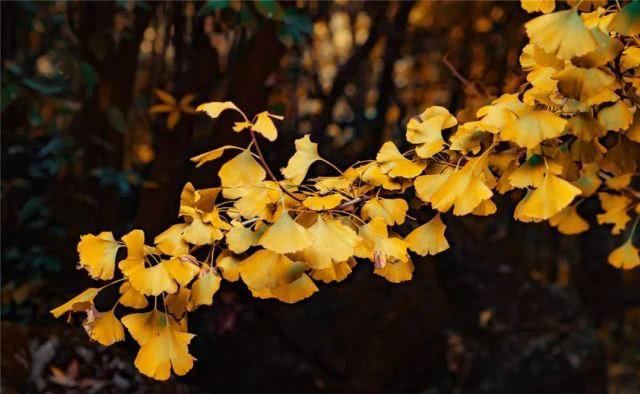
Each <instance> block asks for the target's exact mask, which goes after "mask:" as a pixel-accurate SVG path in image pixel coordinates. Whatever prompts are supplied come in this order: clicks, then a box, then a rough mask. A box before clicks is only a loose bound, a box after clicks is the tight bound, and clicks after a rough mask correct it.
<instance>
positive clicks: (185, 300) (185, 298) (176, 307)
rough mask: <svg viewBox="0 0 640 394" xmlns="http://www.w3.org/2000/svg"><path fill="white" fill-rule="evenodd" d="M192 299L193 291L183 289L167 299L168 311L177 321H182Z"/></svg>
mask: <svg viewBox="0 0 640 394" xmlns="http://www.w3.org/2000/svg"><path fill="white" fill-rule="evenodd" d="M190 298H191V289H189V288H186V287H181V288H180V289H179V290H178V291H177V292H176V293H173V294H169V295H168V296H167V297H166V299H165V306H166V307H167V311H168V312H169V313H171V315H173V317H175V318H176V319H182V316H184V314H185V313H186V312H187V308H188V307H189V299H190Z"/></svg>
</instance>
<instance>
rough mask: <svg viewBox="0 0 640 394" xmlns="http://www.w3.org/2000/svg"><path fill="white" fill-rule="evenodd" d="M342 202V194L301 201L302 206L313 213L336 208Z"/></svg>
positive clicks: (313, 197) (308, 198)
mask: <svg viewBox="0 0 640 394" xmlns="http://www.w3.org/2000/svg"><path fill="white" fill-rule="evenodd" d="M343 200H344V196H343V195H342V194H339V193H333V194H328V195H326V196H311V197H307V198H305V199H304V200H303V201H302V205H304V206H305V207H307V208H309V209H312V210H314V211H324V210H327V209H333V208H335V207H337V206H338V205H340V203H341V202H342V201H343Z"/></svg>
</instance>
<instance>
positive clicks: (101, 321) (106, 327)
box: [88, 310, 124, 346]
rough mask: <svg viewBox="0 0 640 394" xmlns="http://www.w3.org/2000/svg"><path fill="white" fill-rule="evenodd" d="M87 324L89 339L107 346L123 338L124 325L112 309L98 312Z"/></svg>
mask: <svg viewBox="0 0 640 394" xmlns="http://www.w3.org/2000/svg"><path fill="white" fill-rule="evenodd" d="M88 326H89V327H88V332H89V336H90V337H91V339H93V340H94V341H96V342H98V343H99V344H101V345H104V346H109V345H112V344H114V343H116V342H119V341H123V340H124V327H122V323H120V320H118V318H117V317H116V315H115V314H114V313H113V310H110V311H108V312H104V313H100V314H99V316H98V317H97V318H96V319H95V320H94V321H93V322H91V323H89V325H88Z"/></svg>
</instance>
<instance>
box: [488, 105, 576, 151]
mask: <svg viewBox="0 0 640 394" xmlns="http://www.w3.org/2000/svg"><path fill="white" fill-rule="evenodd" d="M566 124H567V121H566V120H565V119H562V118H561V117H559V116H558V115H556V114H554V113H553V112H550V111H544V110H540V111H528V112H526V113H523V114H521V115H520V117H518V118H517V119H515V120H513V121H511V122H509V123H507V124H506V126H505V128H504V129H503V130H502V133H501V134H500V136H501V137H502V138H503V139H505V140H507V141H512V142H514V143H516V144H518V145H519V146H522V147H525V148H527V149H532V148H535V147H536V146H538V145H539V144H540V143H541V142H542V141H544V140H547V139H550V138H555V137H559V136H560V135H562V133H563V132H564V128H565V126H566Z"/></svg>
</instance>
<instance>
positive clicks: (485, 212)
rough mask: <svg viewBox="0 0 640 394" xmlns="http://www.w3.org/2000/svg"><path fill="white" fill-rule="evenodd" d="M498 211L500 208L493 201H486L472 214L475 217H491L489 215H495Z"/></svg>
mask: <svg viewBox="0 0 640 394" xmlns="http://www.w3.org/2000/svg"><path fill="white" fill-rule="evenodd" d="M497 211H498V207H497V206H496V204H495V203H494V202H493V201H491V200H484V201H483V202H481V203H480V205H478V206H477V207H475V208H474V209H473V211H471V214H472V215H475V216H489V215H493V214H494V213H496V212H497Z"/></svg>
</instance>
